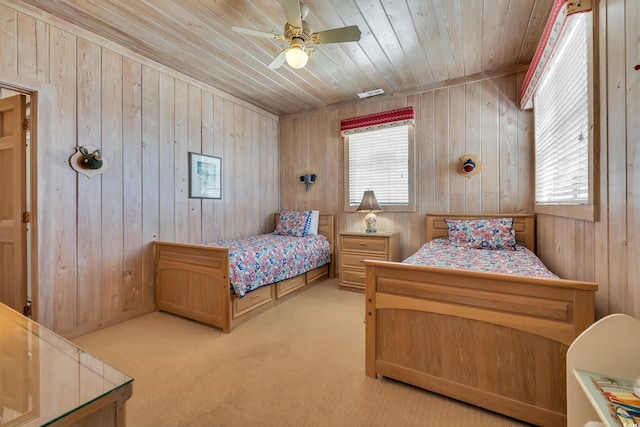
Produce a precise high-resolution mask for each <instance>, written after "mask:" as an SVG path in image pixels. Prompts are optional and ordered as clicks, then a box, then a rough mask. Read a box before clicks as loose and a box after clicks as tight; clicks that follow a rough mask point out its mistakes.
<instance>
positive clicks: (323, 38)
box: [311, 25, 362, 44]
mask: <svg viewBox="0 0 640 427" xmlns="http://www.w3.org/2000/svg"><path fill="white" fill-rule="evenodd" d="M361 34H362V33H361V32H360V28H358V26H357V25H352V26H350V27H342V28H334V29H333V30H326V31H319V32H317V33H313V34H311V41H312V42H314V43H316V44H320V43H323V44H327V43H342V42H357V41H359V40H360V35H361Z"/></svg>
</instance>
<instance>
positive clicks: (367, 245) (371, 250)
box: [339, 231, 400, 292]
mask: <svg viewBox="0 0 640 427" xmlns="http://www.w3.org/2000/svg"><path fill="white" fill-rule="evenodd" d="M339 245H340V246H339V248H340V269H339V274H340V287H341V288H342V289H348V290H353V291H361V292H364V281H365V273H364V260H365V259H370V260H379V261H400V233H399V232H397V231H394V232H377V233H364V232H357V231H344V232H342V233H340V239H339Z"/></svg>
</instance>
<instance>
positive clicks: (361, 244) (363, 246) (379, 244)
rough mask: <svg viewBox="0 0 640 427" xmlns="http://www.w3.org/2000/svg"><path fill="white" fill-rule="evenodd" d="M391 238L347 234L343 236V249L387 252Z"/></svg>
mask: <svg viewBox="0 0 640 427" xmlns="http://www.w3.org/2000/svg"><path fill="white" fill-rule="evenodd" d="M388 242H389V240H388V239H386V238H384V237H356V236H345V237H343V238H342V250H343V251H345V250H347V251H349V250H351V251H367V252H381V253H385V254H386V253H387V250H388V244H389V243H388Z"/></svg>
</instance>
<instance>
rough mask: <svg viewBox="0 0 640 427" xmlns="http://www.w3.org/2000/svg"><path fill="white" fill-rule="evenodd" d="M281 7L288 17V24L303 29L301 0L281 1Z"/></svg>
mask: <svg viewBox="0 0 640 427" xmlns="http://www.w3.org/2000/svg"><path fill="white" fill-rule="evenodd" d="M280 5H281V6H282V9H284V14H285V15H286V16H287V22H288V23H289V24H291V25H293V26H294V27H297V28H302V13H301V12H300V0H280Z"/></svg>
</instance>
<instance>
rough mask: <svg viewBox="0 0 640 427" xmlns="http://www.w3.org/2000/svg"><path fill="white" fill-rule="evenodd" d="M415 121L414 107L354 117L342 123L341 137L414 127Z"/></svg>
mask: <svg viewBox="0 0 640 427" xmlns="http://www.w3.org/2000/svg"><path fill="white" fill-rule="evenodd" d="M414 119H415V114H414V112H413V107H406V108H400V109H398V110H391V111H385V112H383V113H376V114H368V115H366V116H359V117H352V118H350V119H344V120H342V121H341V122H340V130H341V135H342V136H345V135H349V134H352V133H358V132H367V131H371V130H376V129H381V128H385V127H392V126H400V125H412V124H413V122H414Z"/></svg>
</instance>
